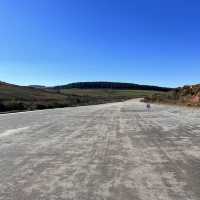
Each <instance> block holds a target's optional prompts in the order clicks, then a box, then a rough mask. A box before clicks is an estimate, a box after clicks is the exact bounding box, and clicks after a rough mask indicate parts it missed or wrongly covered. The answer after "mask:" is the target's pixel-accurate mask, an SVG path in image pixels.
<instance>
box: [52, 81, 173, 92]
mask: <svg viewBox="0 0 200 200" xmlns="http://www.w3.org/2000/svg"><path fill="white" fill-rule="evenodd" d="M72 88H77V89H120V90H151V91H162V92H167V91H170V90H172V88H167V87H158V86H149V85H138V84H133V83H118V82H77V83H70V84H67V85H61V86H56V87H54V89H72Z"/></svg>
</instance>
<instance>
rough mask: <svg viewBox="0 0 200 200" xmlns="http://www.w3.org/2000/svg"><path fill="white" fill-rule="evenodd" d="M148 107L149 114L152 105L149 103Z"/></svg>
mask: <svg viewBox="0 0 200 200" xmlns="http://www.w3.org/2000/svg"><path fill="white" fill-rule="evenodd" d="M146 107H147V111H148V112H149V111H150V110H151V104H150V103H147V105H146Z"/></svg>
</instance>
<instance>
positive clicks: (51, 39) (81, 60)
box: [0, 0, 200, 87]
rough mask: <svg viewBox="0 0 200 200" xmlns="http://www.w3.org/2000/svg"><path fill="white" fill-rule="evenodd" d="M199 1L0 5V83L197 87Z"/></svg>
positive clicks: (19, 1) (64, 0)
mask: <svg viewBox="0 0 200 200" xmlns="http://www.w3.org/2000/svg"><path fill="white" fill-rule="evenodd" d="M199 10H200V1H197V0H196V1H195V0H151V1H150V0H56V1H55V0H0V80H2V81H6V82H10V83H16V84H21V85H29V84H44V85H58V84H65V83H68V82H74V81H122V82H134V83H141V84H153V85H161V86H172V87H174V86H179V85H184V84H193V83H198V82H200V81H199V74H200V12H199Z"/></svg>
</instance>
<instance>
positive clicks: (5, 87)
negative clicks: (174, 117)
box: [0, 82, 155, 113]
mask: <svg viewBox="0 0 200 200" xmlns="http://www.w3.org/2000/svg"><path fill="white" fill-rule="evenodd" d="M154 93H155V91H150V90H147V91H145V90H127V89H76V88H71V89H62V88H38V87H37V88H35V87H24V86H17V85H12V84H7V83H2V82H0V112H1V113H3V112H16V111H26V110H37V109H49V108H62V107H69V106H81V105H95V104H102V103H109V102H119V101H124V100H128V99H133V98H144V97H147V96H152V94H154Z"/></svg>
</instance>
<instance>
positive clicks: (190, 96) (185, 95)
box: [145, 84, 200, 106]
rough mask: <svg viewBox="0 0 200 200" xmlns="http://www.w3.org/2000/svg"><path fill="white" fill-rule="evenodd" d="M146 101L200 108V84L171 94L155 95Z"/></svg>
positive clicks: (178, 89)
mask: <svg viewBox="0 0 200 200" xmlns="http://www.w3.org/2000/svg"><path fill="white" fill-rule="evenodd" d="M145 101H148V102H159V103H172V104H181V105H187V106H200V84H197V85H188V86H184V87H179V88H176V89H174V90H172V91H170V92H167V93H162V94H153V95H152V96H149V97H146V98H145Z"/></svg>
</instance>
